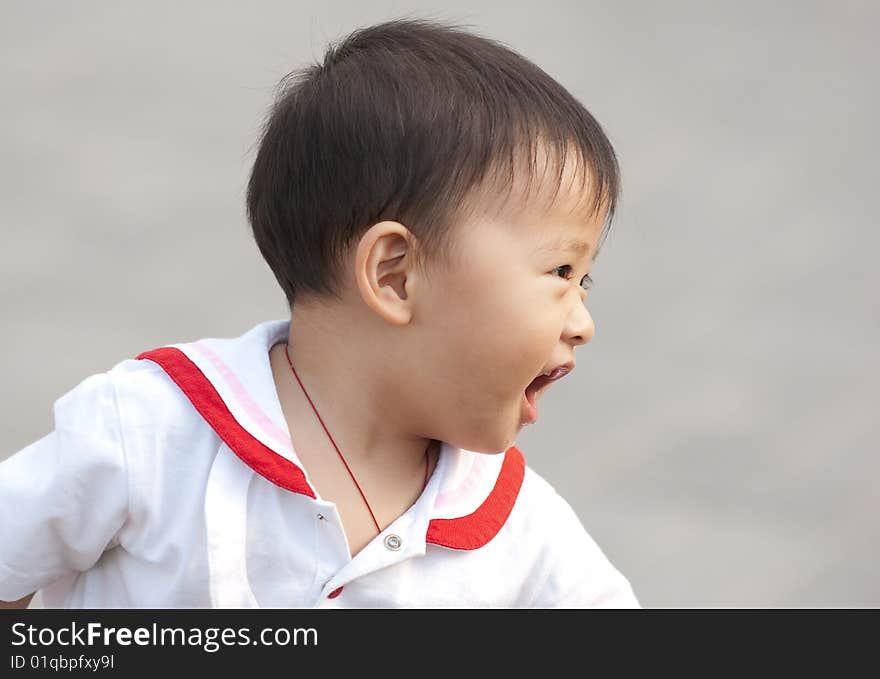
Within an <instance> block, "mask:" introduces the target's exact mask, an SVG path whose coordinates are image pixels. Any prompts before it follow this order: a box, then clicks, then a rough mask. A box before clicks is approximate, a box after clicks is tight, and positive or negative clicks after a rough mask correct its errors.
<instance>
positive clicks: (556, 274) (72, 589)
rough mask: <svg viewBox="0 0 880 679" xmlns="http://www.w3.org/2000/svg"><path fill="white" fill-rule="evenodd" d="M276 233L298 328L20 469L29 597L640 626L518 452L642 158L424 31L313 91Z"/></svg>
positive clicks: (72, 401)
mask: <svg viewBox="0 0 880 679" xmlns="http://www.w3.org/2000/svg"><path fill="white" fill-rule="evenodd" d="M283 84H284V87H283V88H282V91H281V92H280V94H279V96H278V98H277V100H276V103H275V105H274V107H273V109H272V113H271V115H270V117H269V118H268V120H267V123H266V126H265V129H264V132H263V136H262V139H261V143H260V147H259V151H258V154H257V158H256V161H255V164H254V168H253V172H252V175H251V178H250V182H249V185H248V195H247V207H248V218H249V221H250V224H251V226H252V229H253V234H254V237H255V239H256V242H257V245H258V247H259V249H260V251H261V253H262V254H263V256H264V258H265V259H266V261H267V263H268V264H269V266H270V268H271V269H272V272H273V273H274V274H275V277H276V278H277V280H278V282H279V284H280V285H281V287H282V289H283V291H284V293H285V296H286V297H287V301H288V304H289V306H290V318H289V319H284V320H274V321H266V322H264V323H260V324H258V325H257V326H256V327H254V328H252V329H251V330H249V331H248V332H246V333H244V334H243V335H241V336H240V337H236V338H227V339H216V338H209V339H203V340H200V341H196V342H189V343H180V344H174V345H169V346H165V347H159V348H157V349H154V350H151V351H146V352H143V353H141V354H139V355H138V356H137V357H136V358H134V359H129V360H125V361H122V362H121V363H119V364H117V365H115V366H113V367H112V368H111V369H110V370H109V371H108V372H105V373H99V374H96V375H92V376H90V377H88V378H86V379H85V380H83V381H82V382H81V383H80V384H79V385H77V386H76V387H74V388H73V389H72V390H71V391H69V392H68V393H66V394H64V395H63V396H62V397H61V398H60V399H58V400H57V401H56V403H55V406H54V411H55V430H54V431H52V432H51V433H50V434H48V435H47V436H45V437H44V438H42V439H40V440H38V441H36V442H34V443H32V444H31V445H29V446H27V447H26V448H24V449H23V450H21V451H19V452H18V453H17V454H15V455H13V456H12V457H11V458H9V459H8V460H6V461H4V462H3V463H2V464H0V599H2V600H5V601H14V602H15V604H13V605H18V606H25V605H27V602H28V601H29V599H30V597H29V595H30V594H31V593H33V592H34V591H35V590H37V589H42V594H43V602H44V605H45V606H46V607H50V608H53V607H94V608H103V607H158V608H163V607H168V608H171V607H188V608H198V607H209V606H211V607H253V606H264V607H305V606H316V607H334V608H342V607H423V608H431V607H505V608H508V607H587V606H613V607H637V606H638V602H637V600H636V598H635V596H634V594H633V591H632V589H631V587H630V585H629V582H628V581H627V580H626V578H625V577H624V576H623V575H621V574H620V573H619V572H618V571H617V570H616V569H615V568H614V566H612V565H611V563H610V562H609V561H608V559H607V558H606V557H605V555H604V554H603V553H602V551H601V550H600V548H599V547H598V546H597V545H596V544H595V542H594V541H593V540H592V539H591V538H590V536H589V535H588V534H587V532H586V531H585V529H584V527H583V526H582V524H581V523H580V521H579V519H578V518H577V516H576V515H575V513H574V512H573V510H572V508H571V507H570V505H569V504H568V503H567V502H566V501H565V500H564V499H563V498H562V497H560V496H559V495H558V494H557V493H556V492H555V490H554V489H553V488H552V487H551V486H550V485H549V484H548V483H547V482H546V481H544V480H543V479H542V478H541V477H539V476H538V475H537V474H536V473H535V472H534V471H532V470H531V469H530V468H529V467H527V466H526V465H525V461H524V458H523V455H522V453H521V452H520V451H519V450H518V449H517V448H516V446H515V445H513V444H514V442H515V439H516V436H517V433H518V432H519V430H520V428H521V427H522V426H523V425H525V424H530V423H533V422H534V421H536V419H537V417H538V414H537V406H536V402H537V400H538V397H539V396H540V394H541V393H543V391H544V390H546V388H547V387H548V386H549V385H550V384H551V383H552V381H553V380H555V379H558V378H560V377H561V376H563V375H565V374H566V372H570V371H571V369H572V368H573V367H574V350H575V347H577V346H579V345H582V344H585V343H586V342H588V341H589V340H590V339H591V338H592V336H593V332H594V326H593V321H592V318H591V317H590V314H589V312H588V311H587V309H586V307H585V306H584V300H585V298H586V289H585V287H584V286H586V287H589V284H590V283H591V280H590V277H589V274H588V271H589V269H590V266H591V264H592V262H593V260H594V259H595V257H596V254H597V252H598V250H599V247H600V245H601V240H602V239H603V237H604V235H605V228H606V227H607V225H609V224H610V221H611V218H612V217H613V214H614V209H615V205H616V202H617V197H618V193H619V176H618V168H617V161H616V158H615V154H614V151H613V149H612V147H611V144H610V143H609V141H608V139H607V138H606V136H605V135H604V133H603V132H602V129H601V128H600V126H599V125H598V124H597V123H596V122H595V120H594V119H593V118H592V116H591V115H590V114H589V113H588V112H587V111H586V110H585V109H584V108H583V106H582V105H580V104H579V103H578V102H577V101H576V100H575V99H574V98H573V97H572V96H571V95H570V94H569V93H568V92H567V91H566V90H565V89H564V88H563V87H562V86H560V85H559V84H558V83H556V82H555V81H554V80H553V79H551V78H550V77H549V76H548V75H547V74H546V73H544V72H543V71H542V70H540V69H539V68H538V67H536V66H535V65H534V64H532V63H530V62H529V61H527V60H526V59H524V58H523V57H521V56H519V55H518V54H516V53H514V52H512V51H511V50H509V49H508V48H506V47H504V46H502V45H501V44H499V43H496V42H493V41H491V40H488V39H484V38H482V37H478V36H475V35H473V34H471V33H468V32H466V31H464V30H461V29H460V27H455V26H444V25H440V24H437V23H434V22H429V21H426V20H395V21H390V22H387V23H384V24H380V25H376V26H372V27H368V28H364V29H361V30H358V31H355V32H354V33H353V34H352V35H350V36H349V37H348V38H346V39H345V40H344V41H342V42H341V43H340V44H338V45H335V46H334V45H331V46H330V47H329V49H328V51H327V53H326V54H325V57H324V61H323V63H322V64H318V65H314V66H311V67H309V68H307V69H304V70H303V71H301V72H299V73H297V74H296V75H295V76H294V77H291V78H288V79H287V80H286V82H284V83H283Z"/></svg>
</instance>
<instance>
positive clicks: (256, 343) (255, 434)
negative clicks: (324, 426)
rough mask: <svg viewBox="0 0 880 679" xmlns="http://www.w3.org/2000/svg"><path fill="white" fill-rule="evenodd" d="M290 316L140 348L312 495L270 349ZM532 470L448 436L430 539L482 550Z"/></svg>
mask: <svg viewBox="0 0 880 679" xmlns="http://www.w3.org/2000/svg"><path fill="white" fill-rule="evenodd" d="M289 324H290V321H289V320H288V319H280V320H271V321H265V322H262V323H259V324H258V325H256V326H254V327H253V328H252V329H250V330H249V331H247V332H246V333H244V334H243V335H241V336H239V337H235V338H205V339H200V340H197V341H194V342H187V343H178V344H170V345H166V346H163V347H159V348H157V349H153V350H150V351H145V352H143V353H141V354H138V356H137V357H136V358H138V359H148V360H150V361H153V362H155V363H157V364H158V365H159V366H160V367H161V368H162V369H163V370H164V371H165V372H166V373H167V374H168V376H169V377H170V378H171V379H172V380H173V381H174V383H175V384H177V386H178V387H179V388H180V389H181V390H182V391H183V393H184V394H185V395H186V396H187V397H188V398H189V400H190V402H191V403H192V404H193V406H194V408H195V409H196V411H197V412H198V413H199V414H200V415H201V416H202V418H204V419H205V420H206V421H207V423H208V424H209V425H210V426H211V427H212V428H213V429H214V431H215V432H216V433H217V435H218V436H219V437H220V438H221V439H222V440H223V441H224V442H225V443H226V444H227V445H228V446H229V448H230V449H231V450H232V451H233V452H235V454H236V455H238V457H240V458H241V459H242V460H243V461H244V462H245V463H246V464H247V465H248V466H250V467H251V468H252V469H253V470H254V471H255V472H256V473H258V474H260V475H261V476H263V477H264V478H266V479H267V480H269V481H271V482H272V483H274V484H276V485H278V486H280V487H281V488H284V489H286V490H288V491H291V492H294V493H301V494H303V495H306V496H308V497H311V498H315V497H316V493H315V491H314V489H313V488H312V486H311V485H310V483H309V481H308V476H307V474H306V473H305V471H304V469H303V465H302V463H301V462H300V459H299V457H298V456H297V454H296V450H295V449H294V447H293V445H292V442H291V436H290V433H289V431H288V429H287V423H286V420H285V418H284V415H283V412H282V410H281V404H280V402H279V400H278V392H277V389H276V387H275V381H274V378H273V376H272V368H271V365H270V363H269V349H271V347H272V346H273V345H274V344H276V343H278V342H281V341H284V339H285V338H287V336H288V330H289ZM524 475H525V460H524V458H523V456H522V453H521V452H520V451H519V449H518V448H517V447H516V446H511V447H510V448H509V449H508V450H506V451H505V452H504V453H503V454H497V455H486V454H482V453H476V452H473V451H469V450H463V449H461V448H458V447H455V446H452V445H450V444H448V443H446V442H445V441H444V442H441V448H440V457H439V460H438V462H437V465H436V468H435V470H434V474H433V475H432V477H431V481H430V482H429V484H428V487H427V488H426V489H425V493H424V495H423V497H422V498H421V500H423V501H426V502H430V503H431V506H430V507H428V508H427V511H428V514H429V516H430V521H429V523H428V529H427V533H426V536H425V539H426V541H427V542H430V543H434V544H437V545H442V546H444V547H449V548H452V549H477V548H479V547H481V546H483V545H485V544H486V543H487V542H489V541H490V540H491V539H492V538H493V537H494V536H495V535H496V534H497V533H498V531H499V530H500V529H501V527H502V526H503V525H504V523H505V522H506V520H507V518H508V516H509V515H510V512H511V510H512V509H513V505H514V503H515V502H516V498H517V495H518V493H519V490H520V487H521V485H522V482H523V478H524Z"/></svg>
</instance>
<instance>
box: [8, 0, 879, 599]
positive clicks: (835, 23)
mask: <svg viewBox="0 0 880 679" xmlns="http://www.w3.org/2000/svg"><path fill="white" fill-rule="evenodd" d="M399 16H419V17H424V18H435V19H440V20H448V21H455V22H461V23H466V24H469V25H470V26H471V27H472V28H473V30H475V31H477V32H480V33H482V34H484V35H487V36H489V37H493V38H495V39H498V40H501V41H502V42H505V43H507V44H508V45H510V46H511V47H513V48H514V49H516V50H518V51H519V52H521V53H522V54H524V55H525V56H526V57H528V58H530V59H532V60H533V61H535V62H536V63H537V64H538V65H540V66H541V67H542V68H544V70H546V71H547V72H548V73H550V74H551V75H553V76H554V77H556V78H557V79H558V80H559V81H560V82H561V83H562V84H563V85H565V86H566V87H568V88H569V89H570V90H571V91H572V92H573V93H574V94H575V96H577V97H578V98H579V99H580V100H581V101H582V102H583V103H584V104H585V105H586V107H587V108H588V109H589V110H590V111H591V112H592V113H593V115H594V116H596V118H597V119H598V120H599V121H600V123H601V124H602V125H603V126H604V128H605V130H606V131H607V133H608V135H609V136H610V138H611V140H612V142H613V143H614V145H615V147H616V149H617V152H618V154H619V158H620V163H621V166H622V170H623V182H624V190H623V204H622V207H621V210H620V214H619V217H618V219H617V220H616V221H615V225H614V228H613V230H612V233H611V236H610V237H609V239H608V241H607V242H606V244H605V247H604V248H603V251H602V255H601V256H600V257H599V259H598V261H597V263H596V265H595V266H594V268H593V278H594V280H595V281H596V286H595V288H594V289H593V291H592V292H591V295H590V300H591V301H590V303H589V306H590V310H591V312H592V314H593V317H594V319H595V322H596V336H595V338H594V339H593V341H592V342H591V343H590V344H588V345H587V346H585V347H581V348H580V349H579V351H578V370H577V371H576V373H575V374H574V375H573V376H572V377H571V378H569V379H568V380H564V381H563V382H561V383H560V384H559V385H557V386H556V387H555V388H554V389H552V390H550V392H548V393H547V394H546V395H545V397H544V398H543V399H542V407H541V419H540V421H539V422H538V423H537V424H536V425H535V426H534V427H532V428H526V430H525V431H523V433H522V434H521V436H520V438H519V440H518V445H519V446H520V448H521V449H522V450H523V451H524V453H525V454H526V457H527V460H528V462H529V464H530V465H531V466H532V467H533V468H534V469H535V470H536V471H538V472H539V473H540V474H542V475H543V476H544V477H545V478H547V479H548V480H549V481H550V482H551V483H552V484H553V485H555V486H556V488H557V489H558V490H559V491H560V492H561V493H562V494H563V496H565V497H567V498H568V499H569V500H570V501H571V503H572V505H573V506H574V507H575V509H576V510H577V512H578V514H579V515H580V517H581V519H582V520H583V522H584V524H585V526H586V527H587V530H588V531H589V532H590V533H591V534H592V535H593V537H594V538H595V539H596V541H597V542H598V543H599V545H600V546H601V547H602V548H603V550H604V551H605V552H606V554H607V555H608V556H609V558H610V559H611V560H612V562H614V563H615V564H616V565H617V567H618V568H619V569H620V570H621V571H622V572H623V573H624V574H625V575H626V576H627V577H628V578H629V579H630V581H631V583H632V584H633V587H634V589H635V592H636V594H637V596H638V597H639V599H640V601H641V602H642V604H643V605H644V606H646V607H814V606H815V607H850V606H853V607H862V606H870V607H877V606H878V605H880V576H878V568H877V564H876V561H877V558H878V556H880V526H878V521H877V516H878V510H880V499H878V493H877V492H876V491H877V487H878V480H877V477H878V473H880V459H878V451H880V446H878V439H880V436H878V434H880V431H878V430H880V428H878V425H877V415H876V412H877V396H876V393H877V392H876V389H877V382H878V380H877V378H878V372H880V371H878V367H880V362H878V352H877V343H878V340H880V322H878V321H880V315H878V303H877V292H878V290H880V285H878V284H880V275H878V273H877V267H876V264H875V260H876V257H877V252H878V249H880V235H878V229H877V226H878V224H877V221H878V220H877V207H876V198H877V179H878V171H877V158H878V151H880V148H878V146H880V145H878V134H877V120H878V118H880V116H878V110H877V109H878V103H880V95H878V86H877V82H878V79H877V73H878V66H880V59H878V57H880V53H878V52H880V50H878V42H877V35H878V29H880V21H878V20H880V5H878V3H875V2H839V1H835V2H832V1H831V0H827V1H826V2H774V3H770V2H740V1H738V2H732V1H731V2H710V3H706V2H665V3H655V2H649V1H647V0H645V1H642V2H621V1H619V0H615V1H613V2H612V1H610V0H609V1H606V2H583V1H575V0H571V1H569V2H550V1H545V2H541V3H539V4H538V5H537V6H535V5H534V4H533V3H527V4H518V3H509V2H473V1H472V0H469V1H467V2H446V3H444V4H443V5H442V6H441V5H438V4H432V3H429V2H422V3H420V2H390V1H389V2H382V3H365V2H353V1H352V2H336V3H333V4H332V5H328V4H327V3H323V2H322V3H318V2H314V3H308V2H295V1H286V2H253V3H218V2H188V3H171V2H150V3H134V2H90V3H55V2H45V1H42V2H34V1H28V2H24V1H22V2H4V3H3V4H2V5H0V112H2V125H0V139H2V158H0V173H2V182H0V196H2V200H0V228H2V243H3V246H2V249H0V303H2V312H3V316H2V318H3V333H2V335H0V367H2V372H3V376H4V380H3V389H2V392H0V394H2V402H0V412H2V413H3V415H2V418H3V427H2V429H0V458H2V457H5V456H6V455H9V454H12V453H14V452H15V451H17V450H19V449H21V448H23V447H24V446H26V445H27V444H28V443H30V442H32V441H34V440H36V439H37V438H39V437H41V436H43V435H44V434H46V433H48V431H50V429H51V428H52V404H53V402H54V400H55V399H57V398H58V397H59V396H61V395H62V394H63V393H65V392H66V391H68V390H69V389H71V388H72V387H73V386H75V385H76V384H77V383H78V382H80V381H81V380H82V379H84V378H85V377H87V376H88V375H90V374H93V373H96V372H100V371H104V370H107V369H109V368H110V367H111V366H112V365H114V364H115V363H117V362H119V361H121V360H123V359H125V358H131V357H134V356H135V355H137V354H138V353H139V352H141V351H143V350H146V349H150V348H154V347H156V346H160V345H163V344H170V343H174V342H183V341H191V340H195V339H198V338H202V337H233V336H237V335H240V334H242V333H243V332H245V331H246V330H248V329H250V328H251V327H252V326H253V325H255V324H256V323H258V322H260V321H262V320H267V319H272V318H284V317H286V315H287V313H286V310H285V305H284V297H283V295H282V293H281V291H280V289H279V288H278V287H277V285H276V283H275V280H274V278H273V277H272V275H271V273H270V271H269V269H268V267H267V266H266V265H265V263H264V262H263V260H262V259H261V257H260V254H259V252H258V250H257V248H256V246H255V245H254V243H253V241H252V239H251V237H250V234H249V231H248V227H247V223H246V220H245V217H244V191H245V184H246V181H247V177H248V173H249V170H250V166H251V163H252V160H253V151H254V144H255V142H256V139H257V135H258V133H259V129H260V123H261V121H262V118H263V115H264V114H265V112H266V110H267V108H268V106H269V105H270V103H271V101H272V93H273V88H274V87H275V85H276V84H277V82H278V80H279V79H280V78H281V77H282V76H283V75H284V74H286V73H287V72H288V71H290V70H292V69H294V68H297V67H299V66H301V65H303V63H305V62H308V61H313V60H315V59H317V58H319V57H320V55H321V54H322V52H323V50H324V48H325V46H326V43H327V42H328V41H330V40H336V39H338V38H340V37H342V36H343V35H344V34H346V33H348V32H349V31H351V30H353V29H355V28H357V27H359V26H363V25H367V24H371V23H376V22H379V21H382V20H386V19H390V18H394V17H399ZM872 291H873V292H872ZM872 412H873V413H875V414H874V415H873V416H872V415H871V413H872ZM32 605H33V606H39V605H40V601H39V598H37V599H36V600H35V602H34V603H33V604H32Z"/></svg>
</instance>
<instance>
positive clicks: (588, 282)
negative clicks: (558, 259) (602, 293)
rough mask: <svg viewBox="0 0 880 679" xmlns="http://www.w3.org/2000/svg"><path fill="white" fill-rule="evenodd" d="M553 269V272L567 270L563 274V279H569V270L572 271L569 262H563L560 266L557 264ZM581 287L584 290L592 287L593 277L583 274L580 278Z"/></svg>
mask: <svg viewBox="0 0 880 679" xmlns="http://www.w3.org/2000/svg"><path fill="white" fill-rule="evenodd" d="M553 271H554V272H555V271H567V272H569V273H566V274H565V275H564V276H563V278H565V280H571V275H570V272H571V271H573V269H572V268H571V266H570V265H569V264H563V265H562V266H558V267H556V268H555V269H553ZM584 283H586V285H584ZM581 287H582V288H584V290H589V289H590V288H592V287H593V279H592V278H590V274H587V275H586V276H584V277H583V278H582V279H581Z"/></svg>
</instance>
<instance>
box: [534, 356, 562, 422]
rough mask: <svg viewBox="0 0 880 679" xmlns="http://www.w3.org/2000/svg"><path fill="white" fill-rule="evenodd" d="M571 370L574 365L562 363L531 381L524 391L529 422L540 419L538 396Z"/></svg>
mask: <svg viewBox="0 0 880 679" xmlns="http://www.w3.org/2000/svg"><path fill="white" fill-rule="evenodd" d="M571 370H572V366H569V365H562V366H559V367H557V368H554V369H553V370H551V371H549V372H545V373H541V374H540V375H538V376H537V377H536V378H535V379H533V380H532V381H531V382H529V385H528V386H527V387H526V388H525V390H524V391H523V393H524V395H525V399H526V403H527V404H528V413H527V418H526V421H527V422H529V424H531V423H534V422H535V421H536V420H537V419H538V406H537V401H538V396H540V395H541V394H542V393H544V391H545V390H546V389H547V388H548V387H549V386H550V384H552V383H553V382H555V381H556V380H558V379H560V378H561V377H563V376H565V375H567V374H568V373H569V372H571Z"/></svg>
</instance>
